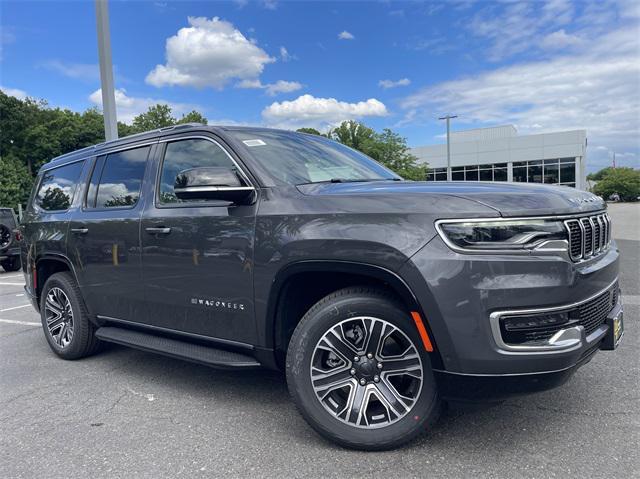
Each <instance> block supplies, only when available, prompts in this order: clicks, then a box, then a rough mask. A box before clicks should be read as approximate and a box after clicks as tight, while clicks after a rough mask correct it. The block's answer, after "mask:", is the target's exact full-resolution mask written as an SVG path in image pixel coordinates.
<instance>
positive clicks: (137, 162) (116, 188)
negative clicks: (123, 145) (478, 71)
mask: <svg viewBox="0 0 640 479" xmlns="http://www.w3.org/2000/svg"><path fill="white" fill-rule="evenodd" d="M150 149H151V147H149V146H145V147H143V148H135V149H133V150H126V151H119V152H117V153H111V154H110V155H107V157H106V159H105V160H104V166H103V167H102V169H100V168H99V166H100V163H101V162H100V161H98V162H97V164H96V168H94V170H93V174H92V176H91V184H92V185H93V184H94V183H97V185H98V186H97V188H95V190H96V198H95V200H93V199H92V198H91V197H87V206H89V207H92V206H94V205H95V207H96V208H115V207H122V206H134V205H135V204H136V203H137V202H138V199H139V198H140V187H141V186H142V178H143V177H144V169H145V166H146V164H147V156H148V155H149V150H150ZM97 178H100V180H99V181H96V179H97ZM89 194H92V189H91V188H89Z"/></svg>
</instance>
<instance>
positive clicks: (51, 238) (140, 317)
mask: <svg viewBox="0 0 640 479" xmlns="http://www.w3.org/2000/svg"><path fill="white" fill-rule="evenodd" d="M21 233H22V235H23V237H24V238H23V240H22V242H21V246H22V247H21V253H22V260H23V264H24V265H25V267H24V271H25V276H26V280H27V281H26V284H27V286H26V291H27V293H28V295H29V296H30V297H31V299H32V301H33V304H34V306H35V307H36V308H37V309H38V310H39V311H40V314H41V317H42V325H43V329H44V334H45V336H46V338H47V341H48V343H49V345H50V346H51V349H52V350H53V351H54V352H55V353H56V354H57V355H59V356H60V357H62V358H65V359H77V358H81V357H84V356H87V355H89V354H92V353H94V352H96V351H97V350H98V349H99V347H100V345H101V344H102V343H105V342H110V343H118V344H122V345H126V346H130V347H134V348H139V349H142V350H145V351H151V352H156V353H160V354H165V355H168V356H171V357H174V358H178V359H183V360H189V361H194V362H198V363H201V364H206V365H209V366H213V367H218V368H228V369H245V368H256V367H265V368H271V369H280V370H284V371H286V378H287V383H288V386H289V390H290V392H291V395H292V397H293V399H294V401H295V403H296V404H297V406H298V408H299V409H300V412H301V413H302V415H303V416H304V418H305V419H306V420H307V421H308V422H309V424H310V425H311V426H312V427H313V428H314V429H315V430H316V431H318V432H319V433H320V434H322V435H323V436H325V437H327V438H329V439H331V440H333V441H335V442H337V443H339V444H341V445H344V446H347V447H353V448H360V449H385V448H391V447H396V446H398V445H400V444H402V443H404V442H406V441H409V440H410V439H412V438H414V437H415V436H417V435H418V434H420V433H421V432H422V431H424V430H425V429H426V428H427V427H428V425H429V424H431V423H433V422H434V421H435V420H436V418H437V417H438V414H439V412H440V411H441V408H442V405H443V404H444V403H446V402H447V401H451V400H456V399H467V400H468V399H473V400H495V399H499V398H503V397H505V396H508V395H510V394H517V393H523V392H528V391H535V390H541V389H546V388H550V387H553V386H557V385H559V384H561V383H563V382H564V381H566V380H567V379H568V378H569V377H570V376H571V375H572V374H573V373H574V372H575V371H576V369H577V368H578V367H579V366H581V365H583V364H585V363H586V362H588V361H589V360H590V359H591V358H592V357H593V355H594V354H595V353H596V352H597V351H598V350H600V349H614V348H615V347H616V346H617V344H618V342H619V341H620V339H621V337H622V333H623V329H622V328H623V323H622V304H621V302H620V294H619V289H618V260H619V255H618V249H617V248H616V245H615V243H614V241H613V240H612V238H611V222H610V220H609V216H608V215H607V212H606V205H605V203H604V202H603V201H602V200H600V199H599V198H597V197H595V196H593V195H591V194H589V193H585V192H582V191H577V190H575V189H572V188H568V187H554V186H544V185H531V184H529V185H524V184H523V185H517V184H510V183H481V182H475V183H426V182H412V181H404V180H403V179H402V178H400V177H399V176H397V175H396V174H394V173H393V172H392V171H389V170H388V169H386V168H384V167H383V166H381V165H380V164H378V163H376V162H375V161H373V160H372V159H370V158H368V157H366V156H364V155H362V154H361V153H359V152H357V151H354V150H352V149H350V148H348V147H346V146H344V145H341V144H339V143H336V142H333V141H330V140H328V139H326V138H322V137H319V136H314V135H307V134H301V133H294V132H290V131H278V130H271V129H261V128H239V127H205V126H202V125H183V126H178V127H171V128H167V129H162V130H157V131H152V132H149V133H145V134H141V135H136V136H132V137H127V138H123V139H120V140H117V141H113V142H108V143H103V144H99V145H96V146H92V147H89V148H85V149H83V150H80V151H76V152H74V153H70V154H67V155H64V156H62V157H59V158H55V159H53V160H52V161H51V162H50V163H48V164H46V165H45V166H44V167H43V168H42V169H41V171H40V173H39V175H38V178H37V182H36V185H35V188H34V191H33V193H32V196H31V199H30V201H29V205H28V208H27V211H26V214H25V217H24V220H23V222H22V224H21Z"/></svg>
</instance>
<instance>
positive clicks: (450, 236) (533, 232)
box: [439, 220, 567, 251]
mask: <svg viewBox="0 0 640 479" xmlns="http://www.w3.org/2000/svg"><path fill="white" fill-rule="evenodd" d="M439 227H440V231H441V233H442V234H443V235H444V236H445V237H446V239H447V240H448V242H450V243H451V244H453V245H454V246H456V247H458V248H461V249H466V250H478V251H481V250H485V251H486V250H488V251H494V250H505V251H510V250H513V251H518V250H520V251H522V250H529V249H532V248H535V247H536V246H538V245H540V244H542V243H543V242H546V241H550V240H565V239H567V232H566V229H565V228H564V225H563V224H562V222H561V221H553V220H513V221H482V222H475V221H468V222H442V223H440V225H439Z"/></svg>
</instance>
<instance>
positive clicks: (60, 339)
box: [40, 272, 100, 359]
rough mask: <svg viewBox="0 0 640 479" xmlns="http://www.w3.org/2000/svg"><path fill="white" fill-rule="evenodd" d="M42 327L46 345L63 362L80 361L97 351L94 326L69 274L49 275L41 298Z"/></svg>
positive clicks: (97, 345)
mask: <svg viewBox="0 0 640 479" xmlns="http://www.w3.org/2000/svg"><path fill="white" fill-rule="evenodd" d="M40 316H41V320H42V328H43V329H44V334H45V337H46V338H47V342H48V343H49V346H50V347H51V349H52V350H53V352H54V353H56V354H57V355H58V356H60V357H61V358H64V359H79V358H82V357H85V356H89V355H90V354H93V353H94V352H96V351H97V350H98V348H99V347H100V341H99V340H98V339H97V338H96V337H95V326H94V325H93V323H91V321H89V313H88V312H87V309H86V307H85V305H84V301H83V300H82V296H81V294H80V290H79V288H78V285H77V284H76V282H75V280H74V279H73V277H72V276H71V274H69V273H67V272H63V273H55V274H53V275H51V277H50V278H49V279H47V282H46V283H45V285H44V288H43V290H42V296H41V299H40Z"/></svg>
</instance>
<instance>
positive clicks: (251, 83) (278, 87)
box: [236, 80, 302, 96]
mask: <svg viewBox="0 0 640 479" xmlns="http://www.w3.org/2000/svg"><path fill="white" fill-rule="evenodd" d="M236 87H238V88H256V89H263V90H264V91H265V92H266V94H267V95H269V96H276V95H277V94H278V93H289V92H292V91H297V90H300V89H301V88H302V84H301V83H298V82H297V81H286V80H278V81H277V82H275V83H267V84H263V83H262V82H261V81H260V80H243V81H241V82H239V83H238V84H237V85H236Z"/></svg>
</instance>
